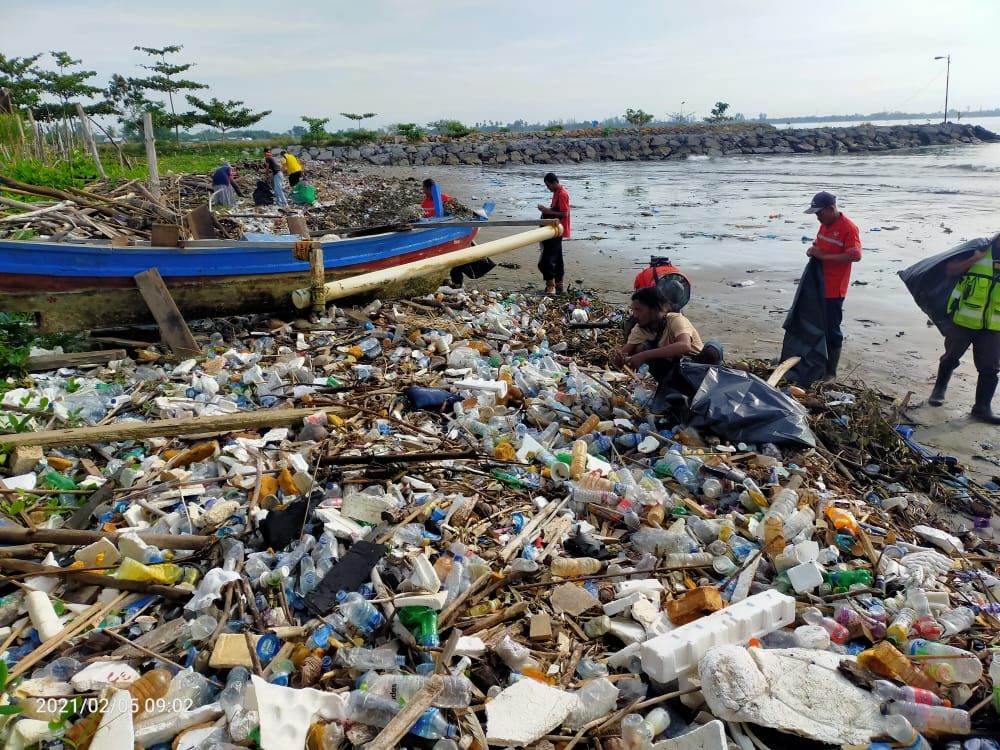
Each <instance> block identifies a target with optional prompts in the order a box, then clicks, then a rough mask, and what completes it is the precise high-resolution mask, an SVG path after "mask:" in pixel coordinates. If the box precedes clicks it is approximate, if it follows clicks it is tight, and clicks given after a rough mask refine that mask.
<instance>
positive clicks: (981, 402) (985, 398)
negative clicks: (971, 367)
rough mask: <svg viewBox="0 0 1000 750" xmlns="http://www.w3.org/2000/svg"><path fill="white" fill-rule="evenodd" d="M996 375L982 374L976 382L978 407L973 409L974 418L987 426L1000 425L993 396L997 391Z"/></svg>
mask: <svg viewBox="0 0 1000 750" xmlns="http://www.w3.org/2000/svg"><path fill="white" fill-rule="evenodd" d="M997 380H998V377H997V376H996V375H983V374H982V373H980V375H979V380H978V381H977V382H976V405H975V406H973V407H972V418H973V419H975V420H976V421H977V422H986V424H1000V415H996V414H994V413H993V407H992V403H993V394H994V393H996V391H997Z"/></svg>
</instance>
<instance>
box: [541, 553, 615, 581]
mask: <svg viewBox="0 0 1000 750" xmlns="http://www.w3.org/2000/svg"><path fill="white" fill-rule="evenodd" d="M603 567H604V564H603V563H602V562H601V561H600V560H595V559H594V558H592V557H554V558H552V562H551V563H549V571H550V572H551V573H552V575H554V576H559V577H560V578H573V577H575V576H587V575H593V574H595V573H600V572H601V569H602V568H603Z"/></svg>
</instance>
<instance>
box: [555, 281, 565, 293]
mask: <svg viewBox="0 0 1000 750" xmlns="http://www.w3.org/2000/svg"><path fill="white" fill-rule="evenodd" d="M564 291H566V290H565V288H564V287H563V280H562V279H556V294H562V293H563V292H564Z"/></svg>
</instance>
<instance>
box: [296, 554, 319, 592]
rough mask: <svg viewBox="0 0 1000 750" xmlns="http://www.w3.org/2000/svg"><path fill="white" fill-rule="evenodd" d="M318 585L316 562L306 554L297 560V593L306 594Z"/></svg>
mask: <svg viewBox="0 0 1000 750" xmlns="http://www.w3.org/2000/svg"><path fill="white" fill-rule="evenodd" d="M318 585H319V574H318V573H317V572H316V563H315V562H313V559H312V558H311V557H309V556H308V555H307V556H305V557H303V558H302V559H301V560H300V561H299V595H300V596H308V595H309V594H310V593H312V591H313V589H315V588H316V587H317V586H318Z"/></svg>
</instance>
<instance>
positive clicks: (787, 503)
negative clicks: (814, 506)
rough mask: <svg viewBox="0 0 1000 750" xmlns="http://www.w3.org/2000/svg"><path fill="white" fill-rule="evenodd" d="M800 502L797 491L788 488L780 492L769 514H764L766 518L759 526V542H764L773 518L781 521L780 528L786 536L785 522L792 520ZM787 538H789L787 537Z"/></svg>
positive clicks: (772, 502)
mask: <svg viewBox="0 0 1000 750" xmlns="http://www.w3.org/2000/svg"><path fill="white" fill-rule="evenodd" d="M798 502H799V493H798V492H796V491H795V490H790V489H787V488H786V489H781V490H779V491H778V493H777V494H776V495H775V496H774V499H773V500H772V501H771V504H770V506H769V507H768V509H767V512H766V513H764V518H763V519H762V520H761V522H760V523H759V524H757V540H758V541H763V539H764V532H765V527H766V525H767V522H768V520H770V519H772V518H776V519H778V520H779V521H781V524H780V528H781V529H782V534H784V524H785V521H787V520H788V519H789V518H791V516H792V514H793V513H795V510H796V508H797V507H798ZM786 538H788V537H787V536H786Z"/></svg>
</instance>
